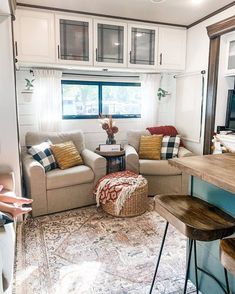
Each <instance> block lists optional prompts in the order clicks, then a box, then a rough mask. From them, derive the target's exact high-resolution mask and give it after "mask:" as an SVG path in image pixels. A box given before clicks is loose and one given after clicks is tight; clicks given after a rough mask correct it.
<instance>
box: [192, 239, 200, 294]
mask: <svg viewBox="0 0 235 294" xmlns="http://www.w3.org/2000/svg"><path fill="white" fill-rule="evenodd" d="M193 248H194V270H195V281H196V293H197V294H198V293H199V291H198V290H199V288H198V275H197V244H196V240H193Z"/></svg>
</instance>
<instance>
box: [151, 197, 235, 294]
mask: <svg viewBox="0 0 235 294" xmlns="http://www.w3.org/2000/svg"><path fill="white" fill-rule="evenodd" d="M155 201H156V203H155V210H156V211H157V212H158V213H159V214H160V215H161V216H162V217H163V218H164V219H165V220H166V227H165V231H164V235H163V239H162V244H161V247H160V251H159V256H158V260H157V265H156V269H155V272H154V276H153V281H152V284H151V288H150V292H149V293H152V290H153V286H154V282H155V278H156V275H157V271H158V267H159V263H160V259H161V255H162V250H163V247H164V243H165V239H166V235H167V230H168V226H169V223H170V224H171V225H173V226H174V227H175V228H176V229H177V230H179V231H180V232H181V233H182V234H184V235H185V236H186V237H188V238H189V253H188V262H187V267H186V275H185V283H184V292H183V293H184V294H185V293H186V291H187V284H188V275H189V268H190V262H191V255H192V248H193V249H194V257H195V259H194V266H195V281H196V292H197V294H198V275H197V270H200V271H202V272H203V273H205V274H207V275H208V276H210V277H211V278H213V279H214V280H215V281H216V282H217V283H218V285H219V286H220V287H221V289H222V290H223V291H224V292H225V293H229V285H228V277H227V271H225V283H226V290H225V289H224V287H223V285H222V283H221V282H220V281H219V280H218V279H217V278H216V277H214V276H213V275H212V274H211V273H209V272H207V271H206V270H204V269H202V268H200V267H199V266H198V265H197V251H196V241H207V242H209V241H214V240H218V239H222V238H224V237H227V236H230V235H232V234H233V233H234V232H235V219H234V218H233V217H232V216H230V215H229V214H227V213H225V212H224V211H222V210H220V209H219V208H217V207H215V206H213V205H211V204H209V203H207V202H206V201H203V200H201V199H199V198H196V197H193V196H181V195H172V196H171V195H162V196H156V197H155Z"/></svg>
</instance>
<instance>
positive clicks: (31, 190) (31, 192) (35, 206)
mask: <svg viewBox="0 0 235 294" xmlns="http://www.w3.org/2000/svg"><path fill="white" fill-rule="evenodd" d="M22 165H23V175H24V183H25V188H26V195H27V197H28V198H32V199H33V203H32V214H33V216H37V215H43V214H46V213H47V196H46V195H47V193H46V174H45V170H44V167H43V166H42V165H41V164H40V163H39V162H38V161H36V160H35V159H33V157H32V156H31V155H29V154H25V155H24V156H23V159H22Z"/></svg>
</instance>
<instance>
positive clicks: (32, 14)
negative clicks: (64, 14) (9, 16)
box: [14, 9, 55, 63]
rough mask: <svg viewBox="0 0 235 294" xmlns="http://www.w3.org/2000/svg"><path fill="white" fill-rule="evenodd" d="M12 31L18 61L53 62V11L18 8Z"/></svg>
mask: <svg viewBox="0 0 235 294" xmlns="http://www.w3.org/2000/svg"><path fill="white" fill-rule="evenodd" d="M14 33H15V54H16V58H17V59H18V61H20V62H35V63H36V62H37V63H55V32H54V14H53V13H48V12H41V11H39V12H38V11H33V10H21V9H18V10H17V11H16V21H15V22H14Z"/></svg>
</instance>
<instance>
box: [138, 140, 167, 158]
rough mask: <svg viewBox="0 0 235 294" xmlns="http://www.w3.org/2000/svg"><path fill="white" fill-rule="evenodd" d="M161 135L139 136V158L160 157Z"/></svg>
mask: <svg viewBox="0 0 235 294" xmlns="http://www.w3.org/2000/svg"><path fill="white" fill-rule="evenodd" d="M162 138H163V135H152V136H141V138H140V147H139V157H140V159H154V160H160V159H161V146H162Z"/></svg>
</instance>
